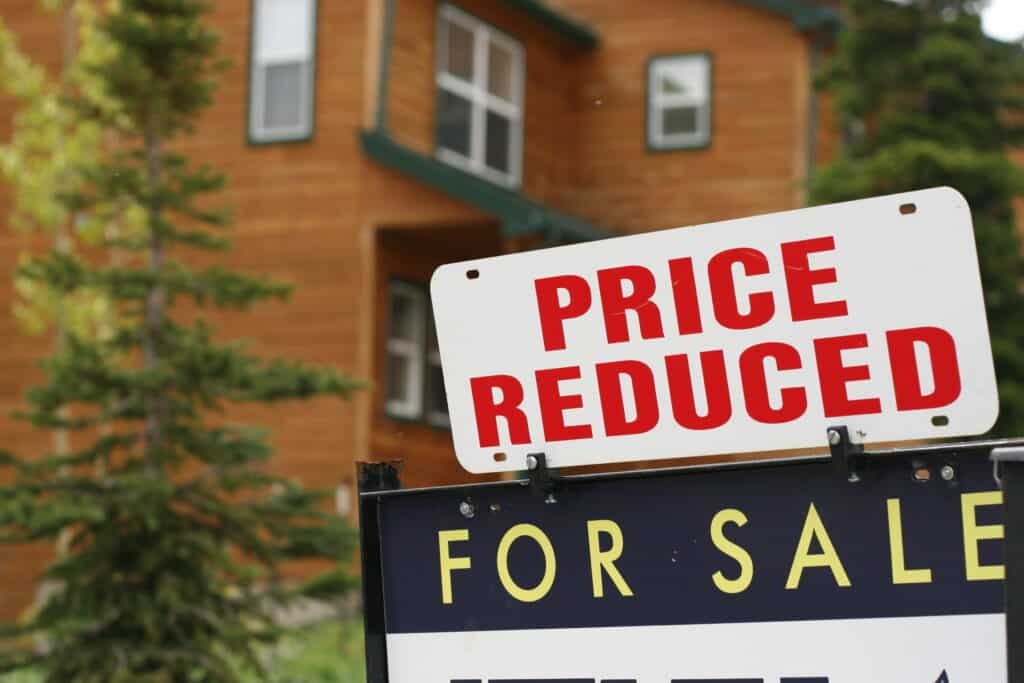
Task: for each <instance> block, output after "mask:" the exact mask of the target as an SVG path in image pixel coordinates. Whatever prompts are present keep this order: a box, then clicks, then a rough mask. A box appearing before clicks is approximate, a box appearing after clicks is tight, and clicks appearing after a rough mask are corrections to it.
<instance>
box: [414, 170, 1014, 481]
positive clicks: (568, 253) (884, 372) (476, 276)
mask: <svg viewBox="0 0 1024 683" xmlns="http://www.w3.org/2000/svg"><path fill="white" fill-rule="evenodd" d="M431 294H432V299H433V304H434V312H435V318H436V322H437V333H438V341H439V347H440V354H441V361H442V366H443V369H444V379H445V388H446V391H447V396H448V407H449V414H450V418H451V426H452V437H453V441H454V446H455V452H456V455H457V456H458V459H459V461H460V463H461V464H462V465H463V467H465V468H466V469H468V470H470V471H472V472H498V471H511V470H522V469H524V462H525V457H526V455H527V454H529V453H534V452H543V453H545V454H546V455H547V458H548V462H549V463H550V464H551V465H553V466H569V465H587V464H599V463H611V462H623V461H631V460H648V459H656V458H670V457H672V458H678V457H692V456H700V455H709V454H719V453H732V452H743V451H771V450H781V449H793V448H807V447H819V446H824V445H825V433H826V427H828V426H830V425H835V424H844V425H846V426H847V427H848V428H849V431H850V434H851V437H852V438H853V439H854V440H856V441H858V442H878V441H900V440H912V439H925V438H935V437H948V436H963V435H971V434H980V433H983V432H985V431H987V430H988V429H989V428H991V426H992V425H993V424H994V422H995V419H996V416H997V412H998V395H997V391H996V380H995V373H994V370H993V363H992V353H991V348H990V345H989V335H988V326H987V322H986V318H985V307H984V301H983V298H982V288H981V280H980V276H979V271H978V262H977V255H976V251H975V245H974V235H973V227H972V222H971V214H970V209H969V208H968V206H967V203H966V201H965V200H964V198H963V197H962V196H961V195H960V194H959V193H958V192H956V191H955V190H952V189H949V188H937V189H931V190H923V191H920V192H911V193H906V194H900V195H893V196H888V197H880V198H875V199H867V200H863V201H857V202H849V203H844V204H835V205H830V206H822V207H815V208H810V209H803V210H800V211H793V212H787V213H779V214H771V215H767V216H760V217H756V218H749V219H742V220H735V221H727V222H723V223H715V224H709V225H702V226H697V227H692V228H678V229H672V230H663V231H660V232H654V233H646V234H641V235H633V236H628V237H621V238H616V239H609V240H603V241H599V242H593V243H587V244H580V245H573V246H568V247H561V248H556V249H547V250H541V251H535V252H527V253H520V254H512V255H507V256H500V257H495V258H490V259H481V260H478V261H471V262H464V263H457V264H450V265H445V266H442V267H441V268H439V269H438V270H437V271H436V272H435V274H434V277H433V279H432V282H431Z"/></svg>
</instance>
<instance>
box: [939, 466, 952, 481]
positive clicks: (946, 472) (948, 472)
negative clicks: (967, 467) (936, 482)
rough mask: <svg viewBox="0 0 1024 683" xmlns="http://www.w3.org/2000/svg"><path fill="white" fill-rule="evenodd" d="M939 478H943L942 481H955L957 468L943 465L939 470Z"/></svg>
mask: <svg viewBox="0 0 1024 683" xmlns="http://www.w3.org/2000/svg"><path fill="white" fill-rule="evenodd" d="M939 476H941V477H942V481H953V480H954V479H956V468H954V467H953V466H952V465H943V466H942V469H940V470H939Z"/></svg>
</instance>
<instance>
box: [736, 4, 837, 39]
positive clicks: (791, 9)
mask: <svg viewBox="0 0 1024 683" xmlns="http://www.w3.org/2000/svg"><path fill="white" fill-rule="evenodd" d="M743 1H744V2H746V3H747V4H748V5H753V6H754V7H759V8H761V9H763V10H767V11H769V12H775V13H776V14H782V15H784V16H786V17H789V19H790V20H791V21H792V22H793V25H794V26H796V28H797V29H798V30H800V31H812V30H816V29H825V30H828V31H831V32H834V33H835V32H838V31H839V29H841V28H842V25H843V20H842V17H841V16H840V14H839V12H838V11H836V10H834V9H832V8H831V7H821V6H820V5H816V4H814V2H813V0H743Z"/></svg>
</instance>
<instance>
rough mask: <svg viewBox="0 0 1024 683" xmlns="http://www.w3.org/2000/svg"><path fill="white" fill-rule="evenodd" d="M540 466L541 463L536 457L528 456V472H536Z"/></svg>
mask: <svg viewBox="0 0 1024 683" xmlns="http://www.w3.org/2000/svg"><path fill="white" fill-rule="evenodd" d="M539 464H540V463H539V462H538V461H537V456H536V455H528V456H526V469H528V470H535V469H537V465H539Z"/></svg>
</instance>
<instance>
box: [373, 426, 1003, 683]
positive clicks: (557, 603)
mask: <svg viewBox="0 0 1024 683" xmlns="http://www.w3.org/2000/svg"><path fill="white" fill-rule="evenodd" d="M991 446H992V444H991V443H989V444H988V446H987V447H986V446H985V445H984V444H974V445H961V446H950V447H949V448H948V449H936V448H935V447H931V448H929V449H918V450H911V451H905V452H898V453H895V454H887V455H884V456H882V455H878V456H877V457H876V456H871V457H870V458H869V460H868V462H869V463H870V467H867V468H866V469H865V470H864V471H863V472H862V477H861V479H860V481H859V483H856V484H852V483H849V482H848V481H847V480H846V478H845V477H843V476H840V475H839V474H838V473H837V472H836V471H835V469H834V467H833V465H832V463H830V462H829V459H828V458H827V457H813V458H805V459H801V460H798V461H788V462H780V461H775V462H768V463H757V464H749V463H748V464H742V465H726V466H722V465H719V466H717V467H714V468H684V469H675V470H656V471H651V472H644V473H633V474H632V475H622V474H619V475H596V476H595V475H591V476H581V477H569V478H566V479H562V480H559V481H558V488H557V489H556V494H555V501H554V502H553V503H545V500H544V497H543V496H539V495H538V494H537V493H536V492H534V491H532V490H531V489H530V488H529V487H526V486H523V485H522V482H515V481H506V482H499V483H496V484H481V485H476V486H468V487H446V488H438V489H422V490H418V491H417V490H410V491H386V492H375V493H363V494H362V501H363V508H362V512H363V524H364V536H363V542H364V548H363V552H364V565H363V567H364V579H365V581H366V585H367V586H372V587H373V588H372V589H371V590H370V591H369V592H368V593H367V602H366V609H367V623H368V631H367V643H368V654H371V653H373V656H372V657H371V659H370V660H368V662H369V661H372V662H373V664H371V666H370V668H369V669H368V671H369V681H370V683H865V682H867V681H871V682H872V683H936V682H938V681H942V682H944V683H959V682H964V683H968V682H969V683H1005V682H1006V680H1007V663H1006V657H1007V636H1006V620H1005V616H1004V608H1003V604H1004V602H1003V601H1004V583H1005V577H1006V571H1007V570H1006V568H1005V566H1004V544H1003V543H1004V542H1003V538H1004V533H1005V532H1004V526H1003V509H1002V506H1001V502H1002V493H1001V492H1000V491H999V490H998V488H997V486H996V483H995V481H994V479H993V474H992V466H991V464H990V462H989V460H988V457H987V456H988V454H989V451H990V450H991ZM367 529H369V530H370V531H367ZM367 558H369V560H368V561H367ZM1011 569H1012V566H1011ZM375 648H377V649H376V650H375Z"/></svg>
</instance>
